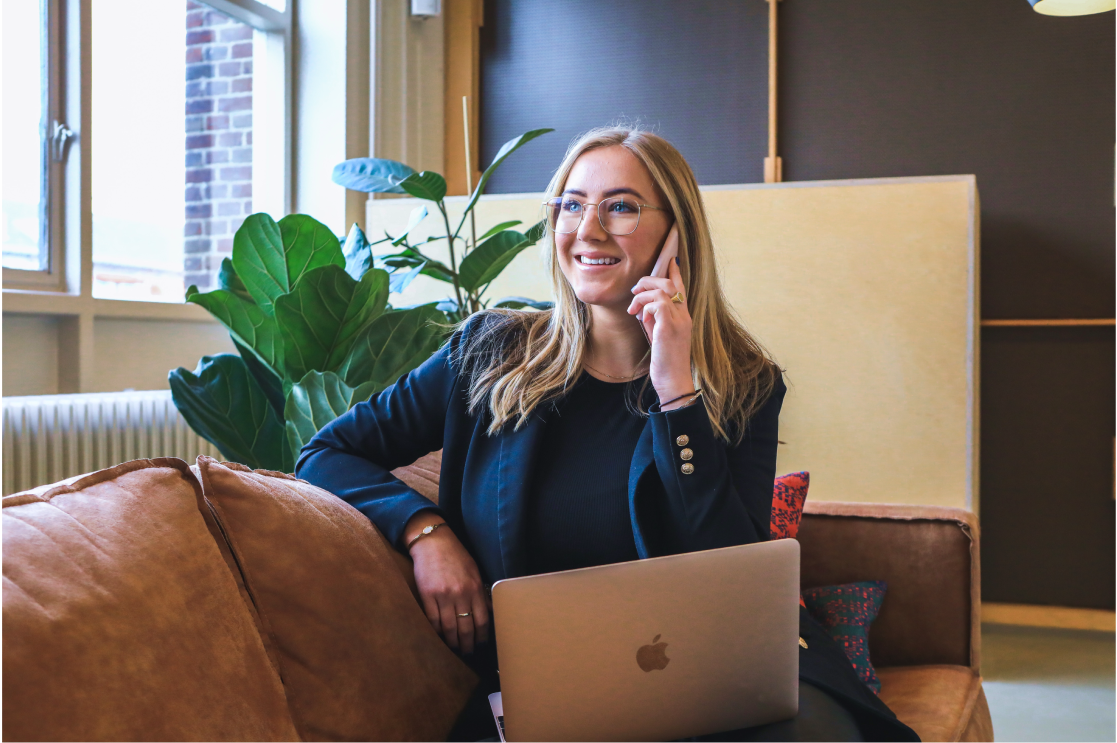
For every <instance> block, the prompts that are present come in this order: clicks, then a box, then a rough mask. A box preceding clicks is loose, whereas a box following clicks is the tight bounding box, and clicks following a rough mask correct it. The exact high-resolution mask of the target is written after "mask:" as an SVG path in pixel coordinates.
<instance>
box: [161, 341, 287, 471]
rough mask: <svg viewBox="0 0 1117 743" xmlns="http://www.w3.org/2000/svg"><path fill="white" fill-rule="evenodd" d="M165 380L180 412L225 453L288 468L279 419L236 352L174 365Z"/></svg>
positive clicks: (255, 465)
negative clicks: (185, 365)
mask: <svg viewBox="0 0 1117 743" xmlns="http://www.w3.org/2000/svg"><path fill="white" fill-rule="evenodd" d="M169 381H170V385H171V397H172V399H173V400H174V402H175V406H176V407H177V408H178V410H179V412H180V413H182V417H183V418H185V419H186V422H187V423H189V424H190V427H191V428H193V429H194V430H195V431H196V432H197V433H198V434H199V435H200V436H202V437H203V438H205V439H206V440H207V441H209V442H210V443H212V444H213V445H214V446H216V447H217V448H218V449H219V450H220V451H221V453H222V455H224V456H225V458H226V459H228V460H230V461H233V462H240V463H241V464H246V465H248V466H249V467H253V468H263V469H269V470H279V471H281V472H290V471H291V470H292V469H293V462H294V460H293V459H292V458H291V451H290V448H289V447H288V446H287V441H286V431H285V429H284V426H283V422H282V421H281V420H280V418H279V415H277V414H276V412H275V410H274V409H273V408H272V406H271V404H270V403H269V402H268V400H267V397H266V396H265V395H264V393H263V391H262V390H261V389H260V386H259V385H258V384H256V380H255V379H253V378H252V375H251V374H249V372H248V369H247V368H246V367H245V365H244V361H242V360H241V358H240V357H239V356H236V355H234V354H231V353H223V354H219V355H217V356H203V357H202V360H201V361H200V362H198V368H197V369H195V370H194V371H193V372H190V371H187V370H186V369H184V368H182V367H179V368H178V369H175V370H174V371H172V372H171V373H170V375H169Z"/></svg>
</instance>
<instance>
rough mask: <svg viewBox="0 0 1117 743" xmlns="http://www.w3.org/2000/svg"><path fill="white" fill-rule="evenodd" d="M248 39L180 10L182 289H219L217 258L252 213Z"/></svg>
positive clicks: (240, 31)
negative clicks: (183, 76) (182, 29)
mask: <svg viewBox="0 0 1117 743" xmlns="http://www.w3.org/2000/svg"><path fill="white" fill-rule="evenodd" d="M252 34H253V29H252V27H251V26H246V25H244V24H242V23H239V22H237V21H235V20H233V19H232V18H230V17H229V16H227V15H224V14H223V13H219V12H217V11H216V10H213V9H212V8H209V7H207V6H204V5H201V4H199V3H196V2H192V1H191V0H188V2H187V3H186V215H185V216H186V228H185V253H186V257H185V261H186V265H185V269H186V280H185V283H186V286H190V285H191V284H196V285H197V287H198V288H199V289H201V290H202V291H205V290H207V289H213V288H215V287H216V286H217V271H218V269H219V268H220V266H221V259H222V258H224V257H226V256H228V255H230V254H231V253H232V251H233V234H234V233H235V232H236V231H237V228H238V227H240V224H241V222H242V221H244V218H245V217H246V216H247V215H249V214H251V213H252Z"/></svg>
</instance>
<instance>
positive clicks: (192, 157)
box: [186, 150, 202, 168]
mask: <svg viewBox="0 0 1117 743" xmlns="http://www.w3.org/2000/svg"><path fill="white" fill-rule="evenodd" d="M201 164H202V153H201V152H198V151H197V150H194V151H193V152H187V153H186V167H188V168H196V167H198V166H199V165H201Z"/></svg>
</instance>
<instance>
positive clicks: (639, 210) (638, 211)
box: [543, 196, 669, 237]
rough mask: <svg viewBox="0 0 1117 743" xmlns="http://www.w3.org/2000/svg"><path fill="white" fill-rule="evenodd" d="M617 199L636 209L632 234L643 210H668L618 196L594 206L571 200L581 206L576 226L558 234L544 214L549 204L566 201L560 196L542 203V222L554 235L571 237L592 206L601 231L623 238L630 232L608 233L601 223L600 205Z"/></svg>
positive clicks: (547, 216)
mask: <svg viewBox="0 0 1117 743" xmlns="http://www.w3.org/2000/svg"><path fill="white" fill-rule="evenodd" d="M617 198H620V201H621V203H622V204H632V206H635V207H636V226H635V227H633V228H632V232H635V231H636V230H637V228H639V227H640V217H641V216H642V215H643V213H644V209H655V210H656V211H660V212H665V211H669V210H668V209H664V208H663V207H662V206H653V205H651V204H641V203H638V202H634V201H633V202H627V201H625V200H624V198H623V197H618V196H608V197H606V198H604V199H602V200H601V201H599V202H597V203H596V204H582V202H580V201H578V200H577V199H571V201H577V203H579V204H582V213H581V214H580V215H578V224H577V226H576V227H574V229H572V230H569V231H568V232H559V231H558V230H556V229H555V228H554V227H552V226H551V220H550V215H549V214H546V212H547V209H548V207H549V206H550V205H551V203H553V202H555V201H558V200H562V201H566V199H563V198H562V197H561V196H555V197H554V198H550V199H547V200H546V201H544V202H543V211H544V213H545V215H544V219H543V221H544V222H545V223H546V224H547V229H549V230H550V231H551V232H553V233H555V234H556V235H573V234H574V233H575V232H577V231H578V230H579V229H581V227H582V220H583V219H585V218H586V209H589V208H590V207H591V206H593V207H597V223H598V224H599V225H601V229H603V230H605V231H606V232H608V233H609V234H610V235H614V236H616V237H624V236H625V235H631V234H632V232H622V233H617V232H609V228H608V227H606V226H605V223H604V222H602V221H601V205H602V204H604V203H605V202H606V201H611V200H613V199H617Z"/></svg>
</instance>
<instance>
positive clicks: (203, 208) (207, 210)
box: [186, 204, 213, 219]
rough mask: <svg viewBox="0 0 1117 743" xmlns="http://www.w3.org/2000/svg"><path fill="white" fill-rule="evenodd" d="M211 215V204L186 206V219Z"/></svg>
mask: <svg viewBox="0 0 1117 743" xmlns="http://www.w3.org/2000/svg"><path fill="white" fill-rule="evenodd" d="M212 216H213V205H212V204H188V205H187V206H186V218H187V219H209V218H210V217H212Z"/></svg>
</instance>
